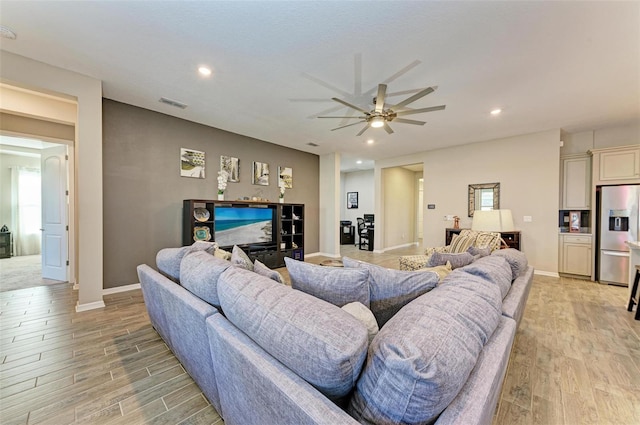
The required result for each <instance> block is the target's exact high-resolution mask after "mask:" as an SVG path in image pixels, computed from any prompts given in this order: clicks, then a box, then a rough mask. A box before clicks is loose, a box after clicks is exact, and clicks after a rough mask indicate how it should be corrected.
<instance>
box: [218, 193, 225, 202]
mask: <svg viewBox="0 0 640 425" xmlns="http://www.w3.org/2000/svg"><path fill="white" fill-rule="evenodd" d="M218 201H224V193H218Z"/></svg>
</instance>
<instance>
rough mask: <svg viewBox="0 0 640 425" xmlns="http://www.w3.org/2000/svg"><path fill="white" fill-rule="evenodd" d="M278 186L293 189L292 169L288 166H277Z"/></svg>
mask: <svg viewBox="0 0 640 425" xmlns="http://www.w3.org/2000/svg"><path fill="white" fill-rule="evenodd" d="M278 187H284V188H285V189H293V170H292V169H291V168H290V167H278Z"/></svg>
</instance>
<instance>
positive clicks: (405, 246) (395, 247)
mask: <svg viewBox="0 0 640 425" xmlns="http://www.w3.org/2000/svg"><path fill="white" fill-rule="evenodd" d="M415 245H418V242H410V243H405V244H402V245H396V246H390V247H388V248H384V249H381V250H378V249H374V250H373V252H378V253H384V252H387V251H391V250H393V249H400V248H407V247H410V246H415Z"/></svg>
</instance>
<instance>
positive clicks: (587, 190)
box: [561, 155, 591, 210]
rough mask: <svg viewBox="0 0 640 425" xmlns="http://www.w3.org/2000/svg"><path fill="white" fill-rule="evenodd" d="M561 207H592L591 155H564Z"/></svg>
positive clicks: (572, 208)
mask: <svg viewBox="0 0 640 425" xmlns="http://www.w3.org/2000/svg"><path fill="white" fill-rule="evenodd" d="M561 171H562V191H561V198H562V199H561V205H562V207H561V209H563V210H588V209H589V208H590V207H591V157H590V156H589V155H571V156H564V157H562V168H561Z"/></svg>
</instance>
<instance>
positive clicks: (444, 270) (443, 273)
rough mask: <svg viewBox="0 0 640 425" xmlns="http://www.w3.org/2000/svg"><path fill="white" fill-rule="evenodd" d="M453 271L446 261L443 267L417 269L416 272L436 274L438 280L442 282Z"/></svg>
mask: <svg viewBox="0 0 640 425" xmlns="http://www.w3.org/2000/svg"><path fill="white" fill-rule="evenodd" d="M452 270H453V269H452V268H451V263H450V262H448V261H447V264H445V265H444V266H434V267H423V268H421V269H418V271H425V272H434V273H437V274H438V280H439V281H440V282H442V280H443V279H444V278H445V277H447V276H448V275H449V273H451V271H452Z"/></svg>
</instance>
